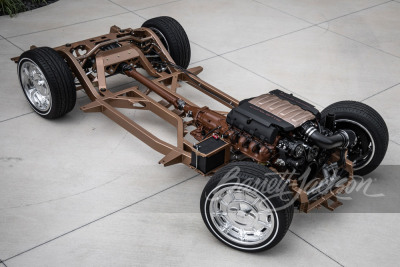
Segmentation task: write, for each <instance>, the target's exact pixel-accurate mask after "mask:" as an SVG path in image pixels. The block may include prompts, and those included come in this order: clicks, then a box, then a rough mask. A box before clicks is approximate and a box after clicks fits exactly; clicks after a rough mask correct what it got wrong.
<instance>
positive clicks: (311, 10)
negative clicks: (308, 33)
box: [256, 0, 388, 24]
mask: <svg viewBox="0 0 400 267" xmlns="http://www.w3.org/2000/svg"><path fill="white" fill-rule="evenodd" d="M256 1H257V2H260V3H263V4H265V5H267V6H270V7H274V8H277V9H279V10H281V11H282V12H285V13H288V14H291V15H293V16H295V17H297V18H301V19H304V20H306V21H308V22H311V23H314V24H317V23H321V22H324V21H327V20H332V19H335V18H338V17H342V16H345V15H348V14H351V13H354V12H359V11H360V10H363V9H366V8H371V7H374V6H376V5H379V4H382V3H387V2H388V1H387V0H355V1H346V0H338V1H329V0H322V1H321V0H306V1H296V0H288V1H279V0H256Z"/></svg>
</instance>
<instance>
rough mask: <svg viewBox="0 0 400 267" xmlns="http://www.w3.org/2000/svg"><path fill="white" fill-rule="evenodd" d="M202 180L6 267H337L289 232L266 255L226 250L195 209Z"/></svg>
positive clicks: (55, 242) (54, 242) (61, 239)
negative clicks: (78, 266) (216, 266)
mask: <svg viewBox="0 0 400 267" xmlns="http://www.w3.org/2000/svg"><path fill="white" fill-rule="evenodd" d="M206 182H207V179H206V178H203V177H196V178H194V179H191V180H189V181H187V182H185V183H182V184H180V185H178V186H176V187H173V188H171V189H170V190H167V191H165V192H163V193H161V194H158V195H156V196H154V197H152V198H150V199H148V200H146V201H144V202H141V203H138V204H137V205H134V206H132V207H131V208H129V209H125V210H124V211H121V212H119V213H117V214H115V215H114V216H110V217H108V218H105V219H103V220H101V221H99V222H97V223H95V224H92V225H89V226H87V227H84V228H82V229H80V230H78V231H76V232H73V233H71V234H69V235H67V236H65V237H62V238H60V239H57V240H55V241H53V242H51V243H49V244H46V245H43V246H41V247H39V248H37V249H35V250H33V251H30V252H27V253H26V254H23V255H21V256H18V257H16V258H14V259H11V260H10V261H7V262H6V263H7V264H9V265H10V266H19V265H25V264H28V263H29V264H31V265H33V266H67V265H69V266H76V265H81V266H82V265H83V266H109V265H118V266H159V265H165V266H210V265H218V266H256V265H265V264H270V265H273V266H288V265H296V266H310V265H314V266H317V265H318V266H321V265H323V266H338V264H337V263H336V262H334V261H332V260H331V259H330V258H328V257H326V256H325V255H324V254H321V253H320V252H319V251H318V250H316V249H315V248H313V247H311V246H310V245H308V244H307V243H305V242H304V241H303V240H301V239H300V238H298V237H297V236H295V235H294V234H292V233H290V232H289V233H288V234H287V235H286V236H285V238H284V240H283V241H282V242H281V243H280V244H279V246H277V247H275V248H273V249H271V250H269V251H268V252H265V253H258V254H248V253H244V252H240V251H237V250H233V249H230V248H228V247H227V246H225V245H224V244H222V243H221V242H219V241H218V240H217V239H216V238H214V236H212V235H211V233H210V232H209V231H208V230H207V228H206V227H205V225H204V224H203V221H202V218H201V215H200V213H198V209H199V207H198V206H199V198H200V194H201V191H202V189H203V187H204V185H205V183H206ZM166 255H168V256H166ZM304 255H307V257H304ZM310 259H312V263H311V264H310Z"/></svg>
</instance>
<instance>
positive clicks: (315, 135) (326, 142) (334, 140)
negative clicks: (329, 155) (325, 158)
mask: <svg viewBox="0 0 400 267" xmlns="http://www.w3.org/2000/svg"><path fill="white" fill-rule="evenodd" d="M301 127H302V129H303V134H304V136H305V137H306V138H307V139H308V140H311V141H312V142H314V143H315V144H316V145H317V146H319V147H321V148H323V149H332V148H347V147H352V146H354V144H355V143H356V142H357V137H356V134H355V133H354V131H352V130H348V129H345V130H338V131H336V132H335V133H334V134H333V135H331V136H326V135H323V134H321V133H320V132H319V131H318V130H317V129H316V128H315V126H314V124H313V123H312V122H306V123H304V124H303V125H302V126H301Z"/></svg>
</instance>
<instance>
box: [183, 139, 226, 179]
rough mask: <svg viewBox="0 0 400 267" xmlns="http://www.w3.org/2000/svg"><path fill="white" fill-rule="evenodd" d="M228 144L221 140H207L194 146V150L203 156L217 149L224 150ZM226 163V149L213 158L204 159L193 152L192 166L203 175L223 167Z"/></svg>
mask: <svg viewBox="0 0 400 267" xmlns="http://www.w3.org/2000/svg"><path fill="white" fill-rule="evenodd" d="M225 144H226V143H225V142H224V141H223V140H221V139H214V138H213V137H210V138H207V139H205V140H204V141H201V142H200V143H198V144H196V145H194V148H196V150H198V151H199V152H201V153H203V154H208V153H211V152H213V151H215V150H216V149H219V148H222V146H224V145H225ZM224 162H225V149H221V151H218V152H217V153H215V154H214V155H212V156H209V157H202V156H199V155H197V154H196V153H195V152H194V151H192V161H191V163H190V165H192V166H193V167H195V168H196V169H198V170H200V171H201V172H203V173H208V172H210V171H212V170H214V169H215V168H217V167H219V166H221V165H222V164H224Z"/></svg>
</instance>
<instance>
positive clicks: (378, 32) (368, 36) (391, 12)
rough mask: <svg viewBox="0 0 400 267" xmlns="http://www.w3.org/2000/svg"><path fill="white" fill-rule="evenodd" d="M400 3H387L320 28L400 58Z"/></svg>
mask: <svg viewBox="0 0 400 267" xmlns="http://www.w3.org/2000/svg"><path fill="white" fill-rule="evenodd" d="M399 14H400V3H399V2H389V3H386V4H384V5H379V6H376V7H374V8H371V9H367V10H364V11H362V12H357V13H355V14H351V15H349V16H345V17H343V18H339V19H337V20H334V21H330V22H328V23H323V24H321V27H324V28H327V29H329V30H330V31H334V32H337V33H339V34H342V35H344V36H347V37H349V38H352V39H354V40H357V41H359V42H361V43H364V44H367V45H370V46H372V47H376V48H377V49H381V50H383V51H386V52H388V53H390V54H393V55H395V56H397V57H400V49H399V46H400V16H399Z"/></svg>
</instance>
